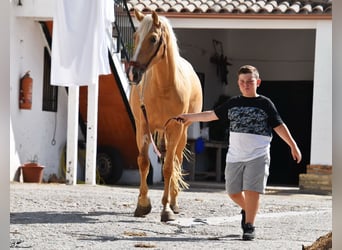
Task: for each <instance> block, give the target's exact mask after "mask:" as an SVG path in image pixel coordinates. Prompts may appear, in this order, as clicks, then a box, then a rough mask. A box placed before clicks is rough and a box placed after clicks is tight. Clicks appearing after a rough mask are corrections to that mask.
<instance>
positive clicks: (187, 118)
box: [176, 110, 218, 123]
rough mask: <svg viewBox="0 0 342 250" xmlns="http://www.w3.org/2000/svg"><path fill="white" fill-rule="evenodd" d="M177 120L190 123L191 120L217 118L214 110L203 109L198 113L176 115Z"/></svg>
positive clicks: (207, 120)
mask: <svg viewBox="0 0 342 250" xmlns="http://www.w3.org/2000/svg"><path fill="white" fill-rule="evenodd" d="M176 120H177V121H180V122H183V123H192V122H210V121H214V120H218V117H217V116H216V114H215V112H214V111H213V110H209V111H203V112H199V113H187V114H180V115H178V116H177V117H176Z"/></svg>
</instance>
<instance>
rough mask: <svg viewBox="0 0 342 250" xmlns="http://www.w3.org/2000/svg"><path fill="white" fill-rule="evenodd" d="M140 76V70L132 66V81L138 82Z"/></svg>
mask: <svg viewBox="0 0 342 250" xmlns="http://www.w3.org/2000/svg"><path fill="white" fill-rule="evenodd" d="M141 76H142V71H141V70H140V69H137V68H135V67H134V68H133V81H134V82H136V83H139V82H140V80H141Z"/></svg>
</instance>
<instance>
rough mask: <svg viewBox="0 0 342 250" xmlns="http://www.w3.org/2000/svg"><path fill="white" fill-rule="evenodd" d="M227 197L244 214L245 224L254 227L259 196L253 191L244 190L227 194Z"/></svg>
mask: <svg viewBox="0 0 342 250" xmlns="http://www.w3.org/2000/svg"><path fill="white" fill-rule="evenodd" d="M229 197H230V198H231V199H232V200H233V201H234V202H235V203H236V204H237V205H239V206H240V207H241V209H243V210H245V212H246V223H251V224H252V225H254V221H255V217H256V214H257V212H258V210H259V197H260V194H259V193H258V192H255V191H249V190H246V191H244V192H240V193H236V194H229Z"/></svg>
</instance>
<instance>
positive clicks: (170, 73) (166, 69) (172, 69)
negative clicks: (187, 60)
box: [151, 49, 177, 88]
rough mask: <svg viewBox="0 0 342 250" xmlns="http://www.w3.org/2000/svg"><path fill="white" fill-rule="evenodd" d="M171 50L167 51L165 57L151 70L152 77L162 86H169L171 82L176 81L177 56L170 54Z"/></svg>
mask: <svg viewBox="0 0 342 250" xmlns="http://www.w3.org/2000/svg"><path fill="white" fill-rule="evenodd" d="M169 50H170V49H169ZM169 50H168V51H166V53H165V55H164V58H163V59H162V60H161V61H160V62H158V63H157V64H155V65H154V66H153V68H152V71H151V77H152V78H154V79H153V80H155V82H156V83H157V84H158V85H159V86H160V87H161V88H166V87H168V88H169V87H170V83H174V82H175V78H176V71H177V57H175V56H169V55H171V54H170V51H169Z"/></svg>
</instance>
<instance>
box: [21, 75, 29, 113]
mask: <svg viewBox="0 0 342 250" xmlns="http://www.w3.org/2000/svg"><path fill="white" fill-rule="evenodd" d="M31 107H32V78H31V77H30V71H27V72H26V73H25V75H24V76H23V77H22V78H21V79H20V93H19V108H20V109H31Z"/></svg>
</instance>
